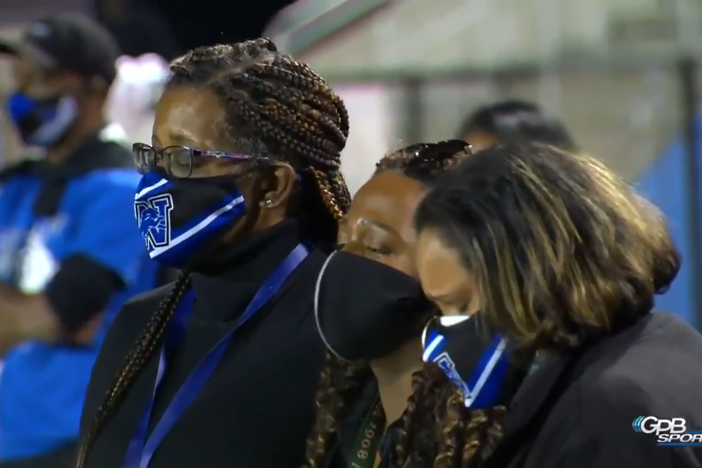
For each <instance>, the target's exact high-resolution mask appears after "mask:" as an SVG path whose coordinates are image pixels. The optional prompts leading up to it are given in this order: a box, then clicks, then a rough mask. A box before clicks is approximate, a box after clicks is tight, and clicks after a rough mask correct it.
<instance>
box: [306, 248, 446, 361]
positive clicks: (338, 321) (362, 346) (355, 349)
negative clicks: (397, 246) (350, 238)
mask: <svg viewBox="0 0 702 468" xmlns="http://www.w3.org/2000/svg"><path fill="white" fill-rule="evenodd" d="M432 307H433V306H432V304H431V302H429V301H428V300H427V299H426V297H425V296H424V293H423V292H422V287H421V285H420V284H419V282H418V281H417V280H416V279H414V278H412V277H411V276H408V275H406V274H404V273H402V272H401V271H398V270H396V269H395V268H392V267H389V266H387V265H384V264H382V263H380V262H377V261H374V260H370V259H368V258H365V257H362V256H360V255H355V254H352V253H349V252H342V251H337V252H334V253H333V254H332V255H330V256H329V258H327V261H326V262H325V263H324V265H323V266H322V269H321V271H320V272H319V276H318V277H317V286H316V288H315V294H314V313H315V319H316V321H317V329H318V330H319V334H320V335H321V337H322V340H323V341H324V344H325V345H326V346H327V348H328V349H329V350H330V351H331V352H332V353H334V354H335V355H337V356H338V357H340V358H342V359H345V360H348V361H356V360H366V361H368V360H372V359H377V358H380V357H383V356H386V355H387V354H389V353H390V352H392V351H394V350H395V349H397V348H398V347H400V346H401V345H402V344H404V343H405V342H407V341H408V340H410V339H412V338H415V339H417V338H418V336H419V334H420V333H421V325H420V324H421V320H422V319H425V318H426V316H427V314H428V312H429V311H430V310H432Z"/></svg>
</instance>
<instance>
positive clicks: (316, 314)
mask: <svg viewBox="0 0 702 468" xmlns="http://www.w3.org/2000/svg"><path fill="white" fill-rule="evenodd" d="M336 253H337V252H333V253H332V254H331V255H329V256H328V257H327V259H326V260H325V261H324V264H323V265H322V269H321V270H319V274H318V275H317V283H316V284H315V286H314V321H315V323H316V324H317V332H318V333H319V336H320V338H322V342H323V343H324V346H326V347H327V349H328V350H329V351H331V352H332V353H333V354H334V355H335V356H336V357H338V358H339V359H344V360H345V361H347V360H348V359H346V358H344V357H343V356H341V355H340V354H339V353H337V352H336V351H334V348H332V347H331V346H330V345H329V342H328V341H327V338H326V337H325V336H324V332H322V324H321V322H320V320H319V291H320V289H321V288H320V286H321V284H322V278H323V277H324V272H325V271H326V269H327V267H328V266H329V262H330V261H331V259H332V257H334V255H336Z"/></svg>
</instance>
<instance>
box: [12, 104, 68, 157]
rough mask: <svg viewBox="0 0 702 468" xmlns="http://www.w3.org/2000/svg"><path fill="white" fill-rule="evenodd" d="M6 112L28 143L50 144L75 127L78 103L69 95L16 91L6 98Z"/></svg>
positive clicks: (47, 145)
mask: <svg viewBox="0 0 702 468" xmlns="http://www.w3.org/2000/svg"><path fill="white" fill-rule="evenodd" d="M7 112H8V114H9V116H10V118H11V119H12V122H13V123H14V125H15V128H17V131H18V132H19V134H20V137H22V140H23V141H24V142H25V143H26V144H28V145H32V146H41V147H44V148H49V147H51V146H53V145H55V144H56V143H58V142H59V141H60V140H61V139H62V138H63V137H64V136H66V134H67V133H68V131H69V130H70V129H71V128H72V127H73V124H75V122H76V119H77V118H78V105H77V104H76V101H75V100H74V99H73V98H72V97H70V96H55V97H53V98H47V99H35V98H32V97H30V96H27V95H26V94H24V93H20V92H15V93H12V94H11V95H10V97H9V98H8V100H7Z"/></svg>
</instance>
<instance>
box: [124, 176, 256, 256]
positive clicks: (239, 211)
mask: <svg viewBox="0 0 702 468" xmlns="http://www.w3.org/2000/svg"><path fill="white" fill-rule="evenodd" d="M245 213H246V205H245V203H244V197H243V195H242V194H241V190H239V188H238V187H237V184H236V180H235V178H234V177H233V176H231V175H227V176H218V177H208V178H192V179H167V178H165V174H163V173H162V172H161V171H160V170H152V171H149V172H147V173H146V174H144V176H143V177H142V179H141V183H140V184H139V187H138V189H137V193H136V196H135V197H134V216H135V217H136V221H137V224H138V225H139V230H140V231H141V235H142V236H143V237H144V242H145V243H146V248H147V250H148V251H149V255H150V256H151V258H152V259H154V260H156V261H157V262H159V263H162V264H164V265H168V266H170V267H173V268H183V267H186V266H189V265H190V264H191V262H192V260H193V259H194V258H195V257H196V256H197V255H198V254H199V253H200V252H201V251H202V250H203V249H204V248H206V247H208V246H209V245H211V243H212V242H213V241H216V240H217V238H218V237H220V236H222V235H223V234H225V233H226V232H227V231H228V230H229V228H231V227H232V226H234V224H235V223H236V222H237V221H239V220H240V219H241V218H242V217H243V216H244V214H245Z"/></svg>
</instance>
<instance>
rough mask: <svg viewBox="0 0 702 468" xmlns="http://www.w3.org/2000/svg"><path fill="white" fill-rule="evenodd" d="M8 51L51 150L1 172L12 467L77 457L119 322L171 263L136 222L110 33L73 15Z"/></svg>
mask: <svg viewBox="0 0 702 468" xmlns="http://www.w3.org/2000/svg"><path fill="white" fill-rule="evenodd" d="M0 53H1V54H2V55H5V56H8V57H9V58H10V59H11V60H13V63H12V65H13V73H14V78H15V85H16V89H15V91H14V92H13V93H11V94H10V96H9V97H8V99H7V102H6V108H7V112H8V115H9V116H10V119H11V121H12V122H13V124H14V126H15V128H16V130H17V132H18V134H19V136H20V137H21V138H22V140H23V141H24V142H25V143H26V144H27V145H29V146H33V147H39V148H41V149H42V150H43V154H45V157H44V158H42V159H40V160H31V161H30V160H25V161H24V162H22V163H20V164H18V165H16V166H13V167H10V168H7V169H6V170H4V171H3V172H2V173H1V174H0V184H2V191H1V192H0V356H4V360H5V363H4V369H3V375H2V379H0V421H2V423H0V467H2V468H44V467H46V468H64V467H69V466H73V464H74V461H75V452H76V441H77V439H78V428H79V420H80V414H81V411H82V406H83V401H84V399H85V391H86V387H87V383H88V380H89V378H90V372H91V369H92V366H93V363H94V361H95V358H96V355H97V350H98V347H99V343H100V341H101V339H102V336H103V335H104V333H105V329H106V327H107V324H108V323H109V322H110V320H111V318H112V317H113V316H114V315H115V314H116V312H117V310H118V309H119V307H120V306H121V304H122V303H123V302H124V301H125V300H126V299H127V298H129V297H131V296H133V295H135V294H137V293H139V292H142V291H144V290H148V289H151V288H152V287H154V285H155V279H156V275H157V269H156V264H155V263H154V262H152V261H151V260H150V259H149V257H148V255H147V254H146V253H145V252H144V248H143V240H142V238H141V236H140V235H139V231H138V230H137V229H136V227H135V223H134V212H133V201H134V194H135V191H136V187H137V184H138V183H139V174H138V173H137V171H136V169H135V168H134V167H133V166H134V160H133V156H132V155H131V152H130V151H128V150H127V149H126V148H125V147H124V146H123V145H122V144H120V143H119V142H117V141H115V139H114V138H113V135H111V134H112V133H113V126H109V125H106V123H105V121H104V120H103V107H104V105H105V100H106V98H107V95H108V91H109V88H110V84H111V83H112V81H113V80H114V78H115V74H116V72H115V60H116V59H117V57H118V49H117V47H116V46H115V44H114V41H113V40H112V38H111V37H110V35H109V33H107V32H106V31H105V30H104V29H103V28H102V27H101V26H99V25H98V24H97V23H95V22H93V21H92V20H90V19H89V18H87V17H85V16H82V15H79V14H63V15H59V16H54V17H51V18H47V19H45V20H42V21H38V22H36V23H34V24H32V25H31V26H29V28H28V29H27V31H26V33H25V34H24V36H23V37H22V39H21V40H20V41H19V42H16V43H0Z"/></svg>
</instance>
